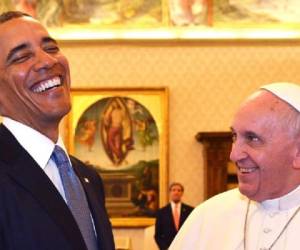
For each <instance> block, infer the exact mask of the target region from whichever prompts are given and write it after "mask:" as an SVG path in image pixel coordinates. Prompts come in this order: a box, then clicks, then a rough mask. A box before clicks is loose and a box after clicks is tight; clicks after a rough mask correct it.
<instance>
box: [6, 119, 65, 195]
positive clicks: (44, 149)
mask: <svg viewBox="0 0 300 250" xmlns="http://www.w3.org/2000/svg"><path fill="white" fill-rule="evenodd" d="M3 125H4V126H5V127H6V128H7V129H8V130H9V131H10V132H11V133H12V134H13V135H14V136H15V138H16V139H17V141H18V142H19V143H20V144H21V146H22V147H23V148H24V149H25V150H26V151H27V152H28V154H30V156H31V157H32V158H33V159H34V160H35V161H36V162H37V164H38V165H39V166H40V167H41V168H42V170H43V171H44V172H45V173H46V175H47V176H48V177H49V179H50V180H51V181H52V183H53V184H54V186H55V187H56V188H57V190H58V191H59V193H60V194H61V195H62V197H63V198H64V200H65V201H66V198H65V192H64V189H63V185H62V182H61V179H60V175H59V172H58V169H57V167H56V164H55V162H54V161H53V160H52V159H50V157H51V154H52V152H53V150H54V147H55V144H54V142H53V141H51V140H50V139H49V138H48V137H46V136H45V135H43V134H41V133H40V132H38V131H36V130H34V129H32V128H31V127H28V126H26V125H24V124H22V123H20V122H17V121H15V120H12V119H10V118H8V117H3ZM56 144H57V145H59V146H60V147H61V148H62V149H63V150H64V151H65V152H66V149H65V146H64V143H63V141H62V139H61V138H60V137H59V139H58V141H57V143H56ZM66 155H68V154H67V153H66Z"/></svg>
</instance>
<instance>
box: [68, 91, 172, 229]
mask: <svg viewBox="0 0 300 250" xmlns="http://www.w3.org/2000/svg"><path fill="white" fill-rule="evenodd" d="M71 97H72V111H71V113H70V114H69V117H68V121H67V122H66V124H67V128H66V131H68V132H67V137H68V138H67V142H68V143H67V144H68V149H69V152H70V154H72V155H75V156H76V157H78V158H79V159H81V160H82V161H83V162H85V163H86V164H88V165H92V166H93V167H94V168H95V169H96V170H97V172H98V173H99V175H100V176H101V177H102V179H103V184H104V190H105V195H106V208H107V211H108V214H109V216H110V218H111V221H112V224H113V226H115V227H118V226H122V227H124V226H125V227H126V226H130V227H134V226H136V227H138V226H148V225H152V224H153V223H154V217H155V213H156V210H157V209H158V208H159V206H160V205H162V204H165V203H166V201H167V172H168V171H167V170H168V158H167V154H168V90H167V88H164V87H161V88H101V89H73V90H72V91H71Z"/></svg>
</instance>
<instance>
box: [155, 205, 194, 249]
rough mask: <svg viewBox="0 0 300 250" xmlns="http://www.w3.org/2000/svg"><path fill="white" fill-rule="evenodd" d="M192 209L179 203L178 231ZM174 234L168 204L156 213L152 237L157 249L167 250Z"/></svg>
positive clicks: (171, 215) (174, 230)
mask: <svg viewBox="0 0 300 250" xmlns="http://www.w3.org/2000/svg"><path fill="white" fill-rule="evenodd" d="M193 209H194V208H193V207H191V206H188V205H186V204H184V203H181V211H180V220H179V229H180V227H181V226H182V224H183V223H184V221H185V220H186V218H187V217H188V216H189V214H190V213H191V212H192V210H193ZM176 234H177V231H176V227H175V224H174V220H173V214H172V207H171V204H170V203H169V204H168V205H167V206H165V207H163V208H161V209H159V210H158V211H157V216H156V222H155V236H154V237H155V241H156V243H157V245H158V246H159V249H160V250H166V249H168V247H169V246H170V245H171V243H172V241H173V239H174V238H175V236H176Z"/></svg>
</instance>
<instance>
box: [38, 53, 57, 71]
mask: <svg viewBox="0 0 300 250" xmlns="http://www.w3.org/2000/svg"><path fill="white" fill-rule="evenodd" d="M56 63H57V58H56V57H54V55H52V54H49V53H47V52H46V51H43V50H39V51H38V52H36V62H35V65H34V69H35V70H36V71H39V70H41V69H49V68H51V67H52V66H53V65H54V64H56Z"/></svg>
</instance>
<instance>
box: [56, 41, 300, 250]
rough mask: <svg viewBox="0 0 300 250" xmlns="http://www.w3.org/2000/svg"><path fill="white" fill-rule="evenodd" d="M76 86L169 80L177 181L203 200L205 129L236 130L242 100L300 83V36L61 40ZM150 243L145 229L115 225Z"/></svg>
mask: <svg viewBox="0 0 300 250" xmlns="http://www.w3.org/2000/svg"><path fill="white" fill-rule="evenodd" d="M61 48H62V50H63V52H64V53H65V54H66V56H67V57H68V58H69V61H70V65H71V75H72V86H73V87H91V88H97V87H105V86H110V87H113V86H115V87H127V86H128V87H145V86H167V87H168V88H169V92H170V99H169V175H168V179H169V182H172V181H179V182H182V183H183V184H184V185H185V189H186V191H185V195H184V200H185V202H187V203H190V204H192V205H194V206H195V205H197V204H199V203H200V202H202V201H203V182H204V176H203V166H204V162H203V154H202V146H201V145H200V144H198V143H197V142H196V140H195V139H194V136H195V134H196V133H197V132H199V131H228V130H229V126H230V123H231V119H232V116H233V114H234V112H235V110H236V109H237V107H238V105H239V103H240V102H241V101H242V100H243V99H244V98H245V97H246V96H247V95H248V94H249V93H251V92H252V91H254V90H255V89H256V88H257V87H258V86H260V85H262V84H267V83H270V82H277V81H291V82H296V83H300V74H299V73H298V72H299V68H300V42H299V41H297V40H286V41H279V40H276V41H275V40H272V41H267V40H266V41H255V40H247V41H226V40H209V41H80V42H61ZM114 233H115V235H116V236H126V235H127V236H128V237H130V238H131V240H132V242H133V244H132V245H133V249H134V250H142V249H144V245H143V237H142V236H143V228H135V229H134V228H133V229H124V228H119V229H114Z"/></svg>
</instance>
